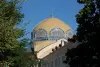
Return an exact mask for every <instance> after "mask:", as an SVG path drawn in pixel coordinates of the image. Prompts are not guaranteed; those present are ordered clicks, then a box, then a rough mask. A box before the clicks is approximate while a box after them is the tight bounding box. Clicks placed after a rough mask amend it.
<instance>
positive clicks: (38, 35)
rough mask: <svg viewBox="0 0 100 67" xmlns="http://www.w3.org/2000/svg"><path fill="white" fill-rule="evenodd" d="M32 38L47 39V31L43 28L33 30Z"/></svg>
mask: <svg viewBox="0 0 100 67" xmlns="http://www.w3.org/2000/svg"><path fill="white" fill-rule="evenodd" d="M34 39H35V40H39V41H40V40H47V39H48V37H47V31H46V30H44V29H38V30H36V31H35V32H34Z"/></svg>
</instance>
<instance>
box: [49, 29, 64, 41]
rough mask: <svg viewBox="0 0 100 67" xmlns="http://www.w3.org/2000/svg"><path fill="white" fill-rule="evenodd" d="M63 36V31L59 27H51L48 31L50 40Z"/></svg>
mask: <svg viewBox="0 0 100 67" xmlns="http://www.w3.org/2000/svg"><path fill="white" fill-rule="evenodd" d="M61 38H64V31H63V30H62V29H60V28H53V29H52V30H51V31H50V39H51V40H58V39H61Z"/></svg>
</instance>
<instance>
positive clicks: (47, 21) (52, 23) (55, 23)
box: [34, 18, 71, 33]
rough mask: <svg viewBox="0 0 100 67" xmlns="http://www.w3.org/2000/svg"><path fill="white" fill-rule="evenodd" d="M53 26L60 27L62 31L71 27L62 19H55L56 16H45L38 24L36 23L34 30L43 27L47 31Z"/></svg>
mask: <svg viewBox="0 0 100 67" xmlns="http://www.w3.org/2000/svg"><path fill="white" fill-rule="evenodd" d="M53 28H60V29H62V30H63V31H64V32H66V31H67V30H69V29H71V28H70V27H69V26H68V25H66V24H65V23H64V22H63V21H61V20H59V19H57V18H47V19H45V20H43V21H42V22H41V23H40V24H38V25H37V26H36V27H35V28H34V30H38V29H45V30H46V31H47V33H49V32H50V31H51V29H53Z"/></svg>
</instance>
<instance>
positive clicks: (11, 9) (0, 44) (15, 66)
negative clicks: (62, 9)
mask: <svg viewBox="0 0 100 67" xmlns="http://www.w3.org/2000/svg"><path fill="white" fill-rule="evenodd" d="M18 4H19V2H18V1H17V0H11V1H8V0H0V66H2V67H6V66H10V67H30V66H29V65H31V64H33V63H34V62H33V61H35V60H29V59H27V57H28V56H30V55H28V56H27V54H26V53H25V51H24V46H25V45H26V42H27V40H26V42H25V40H24V39H22V40H20V38H21V37H23V36H24V33H25V31H24V29H21V28H18V27H17V25H19V24H20V23H21V22H22V18H23V17H24V15H23V14H22V13H21V12H20V6H19V5H18ZM23 40H24V41H23Z"/></svg>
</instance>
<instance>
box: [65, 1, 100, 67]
mask: <svg viewBox="0 0 100 67" xmlns="http://www.w3.org/2000/svg"><path fill="white" fill-rule="evenodd" d="M78 2H79V3H82V4H85V5H84V8H83V9H81V10H80V11H79V14H77V15H76V21H77V23H78V28H77V38H76V39H77V40H78V41H79V42H80V43H81V44H80V45H79V46H78V47H77V48H74V49H71V50H69V51H68V53H66V56H67V58H66V61H65V63H69V64H70V67H100V64H99V62H100V46H99V45H100V0H78Z"/></svg>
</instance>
